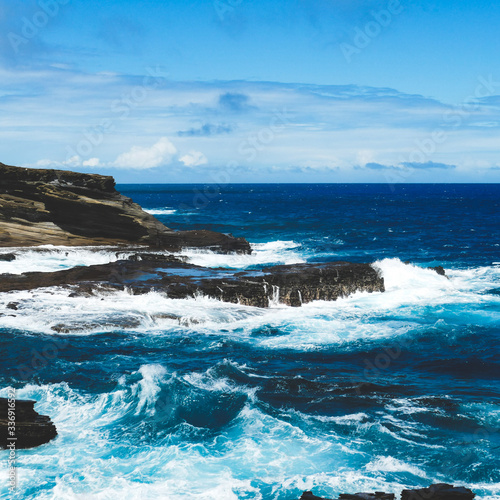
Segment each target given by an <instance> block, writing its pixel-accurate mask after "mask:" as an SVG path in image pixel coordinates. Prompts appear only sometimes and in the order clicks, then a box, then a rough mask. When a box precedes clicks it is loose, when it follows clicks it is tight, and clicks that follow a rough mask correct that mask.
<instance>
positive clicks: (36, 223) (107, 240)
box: [0, 163, 251, 255]
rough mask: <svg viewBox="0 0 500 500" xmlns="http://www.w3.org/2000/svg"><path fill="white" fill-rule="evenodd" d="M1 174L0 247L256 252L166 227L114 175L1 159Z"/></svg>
mask: <svg viewBox="0 0 500 500" xmlns="http://www.w3.org/2000/svg"><path fill="white" fill-rule="evenodd" d="M0 178H1V179H2V182H1V184H0V247H14V246H15V247H31V246H36V245H70V246H75V245H87V246H88V245H120V244H139V245H145V246H148V247H156V248H164V249H169V250H175V251H177V250H180V249H181V248H184V247H201V248H208V249H212V250H214V251H219V252H240V253H250V252H251V249H250V245H249V243H248V242H247V241H246V240H245V239H244V238H234V237H233V236H231V235H225V234H221V233H215V232H213V231H204V230H202V231H173V230H171V229H169V228H167V227H166V226H164V225H163V224H162V223H161V222H160V221H158V220H157V219H155V218H154V217H153V216H152V215H150V214H148V213H147V212H145V211H144V210H142V208H141V207H140V206H139V205H137V204H136V203H134V202H133V201H132V200H131V199H130V198H127V197H125V196H122V195H121V194H120V193H119V192H118V191H116V189H115V181H114V179H113V177H109V176H103V175H96V174H81V173H78V172H68V171H64V170H45V169H30V168H20V167H13V166H9V165H4V164H3V163H0ZM4 255H5V254H4ZM7 255H8V254H7Z"/></svg>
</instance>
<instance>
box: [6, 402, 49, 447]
mask: <svg viewBox="0 0 500 500" xmlns="http://www.w3.org/2000/svg"><path fill="white" fill-rule="evenodd" d="M9 401H10V400H9V399H7V398H0V448H7V447H8V445H10V444H11V443H15V448H16V449H21V448H34V447H35V446H40V445H42V444H45V443H48V442H49V441H51V440H52V439H54V438H55V437H56V436H57V430H56V426H55V425H54V424H53V423H52V421H51V420H50V417H47V416H45V415H40V414H39V413H37V412H36V411H35V409H34V405H35V403H36V401H31V400H19V399H16V401H15V406H14V407H13V408H12V405H11V406H10V407H9ZM9 410H11V411H13V412H14V422H15V430H14V435H11V434H10V428H11V427H9V425H8V423H9V420H8V417H9ZM12 437H14V438H16V439H15V441H14V440H10V439H8V438H12Z"/></svg>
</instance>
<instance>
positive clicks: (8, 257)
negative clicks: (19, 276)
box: [0, 253, 16, 262]
mask: <svg viewBox="0 0 500 500" xmlns="http://www.w3.org/2000/svg"><path fill="white" fill-rule="evenodd" d="M13 260H16V255H15V254H13V253H2V254H0V261H3V262H12V261H13Z"/></svg>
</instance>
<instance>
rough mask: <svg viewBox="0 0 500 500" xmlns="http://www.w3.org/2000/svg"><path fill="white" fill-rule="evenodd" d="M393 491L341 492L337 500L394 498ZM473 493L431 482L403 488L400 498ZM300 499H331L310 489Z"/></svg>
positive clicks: (467, 499) (468, 498) (438, 499)
mask: <svg viewBox="0 0 500 500" xmlns="http://www.w3.org/2000/svg"><path fill="white" fill-rule="evenodd" d="M395 497H396V495H395V494H394V493H384V492H383V491H377V492H375V493H355V494H353V495H352V494H347V493H343V494H340V495H339V498H338V500H394V499H395ZM474 497H475V494H474V493H472V491H471V490H469V489H467V488H463V487H459V488H456V487H454V486H453V485H451V484H444V483H440V484H433V485H432V486H429V488H421V489H415V490H403V491H402V492H401V500H472V499H473V498H474ZM300 500H332V499H328V498H323V497H318V496H316V495H314V494H313V493H312V492H311V491H304V493H302V496H301V497H300Z"/></svg>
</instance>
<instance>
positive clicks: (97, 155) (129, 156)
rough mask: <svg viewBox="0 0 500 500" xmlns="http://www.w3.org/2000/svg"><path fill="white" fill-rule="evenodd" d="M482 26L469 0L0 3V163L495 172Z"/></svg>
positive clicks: (310, 176) (246, 173) (494, 29)
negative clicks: (420, 0) (424, 0)
mask: <svg viewBox="0 0 500 500" xmlns="http://www.w3.org/2000/svg"><path fill="white" fill-rule="evenodd" d="M421 4H425V5H421ZM499 21H500V5H498V4H497V3H496V2H491V1H482V0H480V1H460V0H459V1H453V2H452V1H445V0H441V1H435V2H433V1H429V2H416V1H413V0H408V1H406V0H388V1H372V0H365V1H358V0H274V1H270V0H252V1H250V0H205V1H201V0H191V1H182V2H181V1H161V2H160V1H153V0H145V1H140V2H139V1H137V0H120V1H118V0H108V1H106V2H102V1H99V2H98V1H95V0H86V1H83V0H24V1H23V2H19V1H18V0H0V138H1V139H0V161H2V162H4V163H9V164H14V165H25V166H34V167H48V168H65V169H73V170H80V171H88V172H99V173H105V174H111V175H114V176H115V177H116V179H117V180H118V181H119V182H393V183H396V182H499V181H500V157H499V154H498V153H499V146H500V141H499V139H500V135H499V131H500V64H499V63H500V56H499V55H498V47H499V46H500V30H498V25H499Z"/></svg>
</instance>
